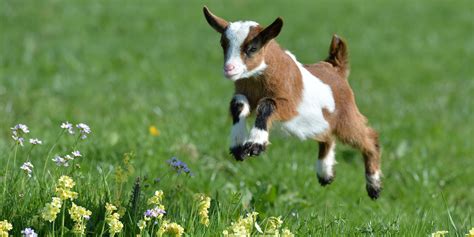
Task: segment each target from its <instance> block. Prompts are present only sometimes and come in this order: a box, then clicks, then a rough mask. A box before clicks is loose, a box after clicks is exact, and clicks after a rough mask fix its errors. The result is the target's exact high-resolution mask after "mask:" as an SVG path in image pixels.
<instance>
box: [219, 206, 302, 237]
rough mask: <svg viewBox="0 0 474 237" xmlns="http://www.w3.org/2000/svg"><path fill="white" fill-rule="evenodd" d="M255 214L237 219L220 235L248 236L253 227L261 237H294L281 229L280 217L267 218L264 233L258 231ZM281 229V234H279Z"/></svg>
mask: <svg viewBox="0 0 474 237" xmlns="http://www.w3.org/2000/svg"><path fill="white" fill-rule="evenodd" d="M257 215H258V213H257V212H252V213H249V214H247V217H245V218H242V217H239V219H238V220H237V222H235V223H232V224H231V226H230V227H229V228H227V229H226V230H224V231H223V232H222V234H223V235H224V236H225V237H230V236H250V234H251V233H252V229H253V227H254V226H255V227H256V229H257V231H258V232H260V233H262V234H263V236H281V237H294V236H295V235H294V234H293V233H291V231H290V230H289V229H287V228H283V229H281V226H282V224H283V221H282V220H281V217H269V218H268V220H267V224H266V226H265V231H264V232H263V231H262V230H261V229H260V226H259V225H258V223H257ZM280 229H281V232H280Z"/></svg>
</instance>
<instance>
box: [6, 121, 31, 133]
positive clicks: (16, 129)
mask: <svg viewBox="0 0 474 237" xmlns="http://www.w3.org/2000/svg"><path fill="white" fill-rule="evenodd" d="M11 129H12V132H13V134H14V135H16V134H18V132H22V133H25V134H26V133H30V130H29V129H28V126H26V125H24V124H21V123H20V124H17V125H15V126H14V127H13V128H11Z"/></svg>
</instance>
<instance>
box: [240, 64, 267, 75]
mask: <svg viewBox="0 0 474 237" xmlns="http://www.w3.org/2000/svg"><path fill="white" fill-rule="evenodd" d="M267 66H268V65H267V64H266V63H265V61H262V63H260V65H258V66H257V67H256V68H254V69H252V70H250V71H244V72H243V73H242V74H240V76H239V77H240V78H249V77H255V76H258V75H261V74H262V73H263V71H265V69H267ZM245 68H246V69H247V66H245Z"/></svg>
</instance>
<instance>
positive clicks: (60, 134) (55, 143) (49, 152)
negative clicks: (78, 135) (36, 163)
mask: <svg viewBox="0 0 474 237" xmlns="http://www.w3.org/2000/svg"><path fill="white" fill-rule="evenodd" d="M63 134H64V130H63V131H61V133H59V136H58V137H57V138H56V141H55V142H54V144H53V146H52V147H51V149H49V151H48V154H47V155H46V161H45V162H44V167H43V175H44V174H45V173H46V166H48V162H49V156H50V155H51V152H53V150H54V148H56V145H57V144H58V141H59V139H60V138H61V137H62V136H63Z"/></svg>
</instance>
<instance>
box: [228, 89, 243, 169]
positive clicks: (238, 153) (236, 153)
mask: <svg viewBox="0 0 474 237" xmlns="http://www.w3.org/2000/svg"><path fill="white" fill-rule="evenodd" d="M244 103H245V102H243V101H241V100H239V99H238V97H237V96H234V98H232V101H231V102H230V114H231V115H232V124H233V125H234V126H235V124H237V123H238V122H240V115H241V113H242V111H243V110H244V106H245V104H244ZM229 151H230V154H231V155H232V156H233V157H234V158H235V159H236V160H238V161H243V160H244V159H245V157H246V156H247V155H246V154H245V152H244V147H243V144H236V145H235V146H233V147H231V148H230V149H229Z"/></svg>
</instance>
